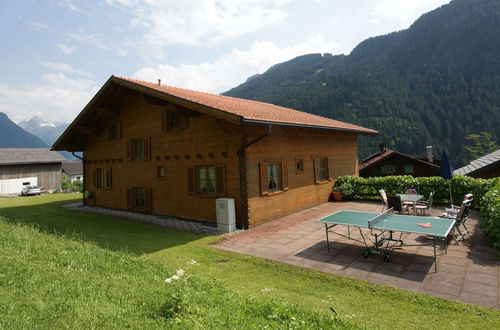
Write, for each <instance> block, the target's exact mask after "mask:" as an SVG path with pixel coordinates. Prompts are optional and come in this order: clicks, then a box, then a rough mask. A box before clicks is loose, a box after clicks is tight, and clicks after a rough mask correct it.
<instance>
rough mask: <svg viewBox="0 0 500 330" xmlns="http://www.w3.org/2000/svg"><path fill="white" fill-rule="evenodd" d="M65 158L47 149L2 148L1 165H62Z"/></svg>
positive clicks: (0, 153)
mask: <svg viewBox="0 0 500 330" xmlns="http://www.w3.org/2000/svg"><path fill="white" fill-rule="evenodd" d="M64 160H65V158H64V157H63V156H62V155H61V154H60V153H58V152H56V151H51V150H50V149H45V148H0V165H18V164H41V163H62V162H63V161H64Z"/></svg>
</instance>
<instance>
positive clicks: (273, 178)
mask: <svg viewBox="0 0 500 330" xmlns="http://www.w3.org/2000/svg"><path fill="white" fill-rule="evenodd" d="M259 167H260V191H261V194H262V195H268V194H270V193H273V192H278V191H286V190H288V168H287V163H286V162H284V161H276V162H264V163H260V164H259Z"/></svg>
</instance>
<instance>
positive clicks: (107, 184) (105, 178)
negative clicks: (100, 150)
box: [94, 168, 111, 189]
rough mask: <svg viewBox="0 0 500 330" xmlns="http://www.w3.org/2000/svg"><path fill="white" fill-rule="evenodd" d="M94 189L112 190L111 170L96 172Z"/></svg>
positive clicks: (97, 169)
mask: <svg viewBox="0 0 500 330" xmlns="http://www.w3.org/2000/svg"><path fill="white" fill-rule="evenodd" d="M94 187H96V188H106V189H111V168H96V169H95V170H94Z"/></svg>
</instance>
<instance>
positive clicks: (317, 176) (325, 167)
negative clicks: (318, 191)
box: [313, 156, 333, 184]
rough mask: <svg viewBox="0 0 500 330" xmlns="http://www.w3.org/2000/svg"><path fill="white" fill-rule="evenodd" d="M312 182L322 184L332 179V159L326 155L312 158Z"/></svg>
mask: <svg viewBox="0 0 500 330" xmlns="http://www.w3.org/2000/svg"><path fill="white" fill-rule="evenodd" d="M313 166H314V182H315V183H316V184H323V183H327V182H330V181H332V180H333V175H332V159H331V158H330V157H326V156H317V157H314V158H313Z"/></svg>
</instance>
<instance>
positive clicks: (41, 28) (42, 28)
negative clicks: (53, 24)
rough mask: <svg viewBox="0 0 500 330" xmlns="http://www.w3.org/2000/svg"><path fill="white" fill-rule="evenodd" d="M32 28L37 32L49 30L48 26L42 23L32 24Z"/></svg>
mask: <svg viewBox="0 0 500 330" xmlns="http://www.w3.org/2000/svg"><path fill="white" fill-rule="evenodd" d="M31 26H32V27H33V28H35V29H36V30H46V29H48V28H49V25H48V24H45V23H40V22H31Z"/></svg>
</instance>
